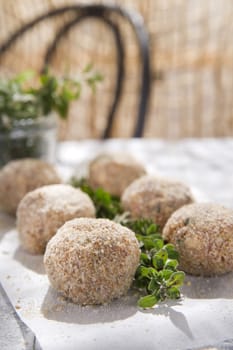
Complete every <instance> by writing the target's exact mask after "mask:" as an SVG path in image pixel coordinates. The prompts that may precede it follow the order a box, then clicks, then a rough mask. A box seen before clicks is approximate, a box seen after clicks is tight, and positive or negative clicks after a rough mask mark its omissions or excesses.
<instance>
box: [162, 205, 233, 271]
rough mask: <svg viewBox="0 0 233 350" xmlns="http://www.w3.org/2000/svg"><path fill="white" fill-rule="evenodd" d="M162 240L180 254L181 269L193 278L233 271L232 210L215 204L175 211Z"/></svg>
mask: <svg viewBox="0 0 233 350" xmlns="http://www.w3.org/2000/svg"><path fill="white" fill-rule="evenodd" d="M163 238H164V239H165V240H167V241H169V242H171V243H173V244H174V245H175V246H176V248H177V250H178V252H179V254H180V268H181V269H183V270H184V271H186V272H188V273H190V274H193V275H202V276H211V275H221V274H223V273H226V272H229V271H233V210H232V209H227V208H225V207H223V206H221V205H218V204H209V203H195V204H190V205H185V206H184V207H182V208H180V209H179V210H177V211H176V212H175V213H174V214H173V215H172V216H171V217H170V219H169V220H168V222H167V224H166V226H165V227H164V230H163Z"/></svg>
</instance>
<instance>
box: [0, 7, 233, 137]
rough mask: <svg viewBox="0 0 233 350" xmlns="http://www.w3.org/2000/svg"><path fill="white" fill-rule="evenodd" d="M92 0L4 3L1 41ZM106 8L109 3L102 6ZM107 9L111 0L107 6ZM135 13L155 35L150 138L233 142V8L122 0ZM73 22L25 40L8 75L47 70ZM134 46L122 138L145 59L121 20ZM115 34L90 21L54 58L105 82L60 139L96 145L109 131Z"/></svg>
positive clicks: (9, 61) (4, 66)
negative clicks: (48, 57)
mask: <svg viewBox="0 0 233 350" xmlns="http://www.w3.org/2000/svg"><path fill="white" fill-rule="evenodd" d="M74 3H77V4H87V3H93V1H91V0H89V1H86V0H79V1H75V0H66V1H65V0H40V1H38V0H20V1H19V0H7V1H5V0H0V10H1V11H0V23H1V31H0V41H1V42H3V40H4V39H6V38H7V37H8V36H9V34H10V33H12V32H13V31H14V30H15V29H17V28H18V27H19V26H20V25H22V24H23V23H26V22H27V21H28V20H30V19H33V18H34V17H35V16H36V15H38V14H40V13H42V12H44V11H47V10H49V9H54V8H57V7H59V6H62V5H68V4H74ZM95 3H96V1H95ZM98 3H104V2H103V1H98ZM105 3H106V1H105ZM107 3H108V4H109V3H114V4H118V5H121V6H123V7H125V8H127V9H135V10H136V11H138V12H139V13H141V15H142V16H143V18H144V22H145V27H146V29H147V31H148V32H149V41H150V59H151V68H152V72H151V84H152V88H151V97H150V106H149V110H148V114H147V120H146V127H145V132H144V136H145V137H153V138H154V137H156V138H157V137H159V138H174V139H176V138H184V137H222V136H223V137H226V136H232V135H233V40H232V37H233V21H232V18H233V1H232V0H205V1H203V0H143V1H142V0H115V1H111V2H107ZM68 19H69V15H68V14H66V15H65V16H64V17H59V18H53V19H49V20H48V21H45V22H43V23H41V24H39V25H38V26H36V27H35V28H34V29H33V30H31V31H30V32H28V33H27V34H26V35H24V36H23V37H22V38H21V39H20V40H19V41H17V43H16V44H14V45H13V46H12V47H11V49H10V50H9V51H8V52H7V53H6V54H4V55H3V57H2V58H1V65H0V74H8V73H9V72H10V73H17V72H20V71H22V70H25V69H29V68H30V69H31V68H32V69H36V70H39V69H40V67H41V65H42V60H43V55H44V53H45V51H46V48H47V46H48V45H49V43H50V42H51V38H52V37H53V36H54V34H55V32H56V31H57V30H58V28H59V27H60V26H61V25H62V22H63V23H64V21H67V20H68ZM119 25H120V26H121V27H122V30H123V31H124V39H125V42H126V80H125V84H124V90H123V94H122V98H121V103H120V106H119V108H118V111H117V118H116V122H115V124H114V132H113V136H114V137H129V136H130V134H131V130H132V127H133V124H134V118H135V116H136V109H137V108H138V94H137V91H138V89H140V77H139V70H140V59H139V52H138V47H137V45H136V41H135V36H134V33H133V31H132V28H131V27H130V26H129V24H127V22H125V21H120V20H119ZM114 47H115V46H114V45H113V38H112V35H111V32H110V31H108V30H106V26H105V25H104V24H103V23H101V22H100V21H98V20H96V19H88V20H87V21H84V22H83V23H82V24H80V25H79V26H77V27H73V29H72V30H71V31H70V32H69V34H68V36H67V37H66V38H65V39H64V40H62V41H61V43H60V44H59V47H58V48H57V50H56V54H55V55H54V57H53V62H52V67H53V70H54V72H57V73H58V74H59V73H60V72H65V71H67V70H69V72H70V74H71V75H72V76H75V75H78V74H79V73H80V71H81V70H82V69H83V68H84V67H85V66H86V65H87V64H88V63H90V62H91V63H93V65H94V68H95V69H96V70H98V71H100V72H101V73H102V74H103V76H104V81H103V82H101V83H100V84H99V86H98V88H97V91H96V93H95V94H94V95H93V94H92V93H91V92H90V91H89V90H87V91H85V93H84V94H83V95H82V97H81V101H79V102H78V103H77V104H74V105H73V106H72V109H71V111H70V116H69V119H68V121H67V122H63V123H62V125H61V127H60V135H59V137H60V139H63V140H70V139H73V140H74V139H75V140H78V139H84V138H96V137H98V135H99V134H100V131H101V130H102V129H103V125H104V123H105V118H106V117H107V111H108V108H109V103H110V101H111V96H112V94H113V91H114V87H115V73H116V51H115V48H114Z"/></svg>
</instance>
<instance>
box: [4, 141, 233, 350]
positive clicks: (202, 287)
mask: <svg viewBox="0 0 233 350" xmlns="http://www.w3.org/2000/svg"><path fill="white" fill-rule="evenodd" d="M161 147H162V148H163V152H164V147H165V146H164V145H163V144H160V143H158V145H157V148H156V147H155V148H154V151H153V148H150V150H151V152H152V151H153V152H152V153H153V154H154V155H156V150H157V153H158V150H160V153H161ZM166 147H167V146H166ZM134 149H135V147H134ZM136 149H137V148H136ZM138 150H139V152H138V154H139V156H140V157H141V158H143V152H146V149H145V150H144V151H143V149H141V148H139V145H138ZM171 152H175V151H174V149H173V148H172V149H170V153H169V154H171ZM179 152H180V153H179ZM196 152H197V151H196ZM200 152H201V151H200ZM203 152H204V151H203ZM152 153H151V154H150V157H151V155H152ZM158 154H159V153H158ZM172 154H173V153H172ZM176 154H177V155H178V158H176V162H177V161H178V162H179V154H180V160H181V163H180V164H181V165H180V166H182V164H183V167H184V168H186V169H187V173H186V180H188V178H189V175H190V174H191V170H190V169H189V167H188V165H187V164H186V163H185V166H184V160H185V159H186V160H187V159H188V157H187V153H185V154H184V153H182V152H181V149H180V148H178V150H177V153H176ZM181 154H184V157H183V158H182V157H181ZM195 154H197V153H195ZM147 156H148V153H147ZM158 157H159V156H158ZM157 159H159V158H157ZM182 159H183V163H182ZM194 159H195V158H194ZM147 162H148V160H147ZM162 162H163V160H162V159H161V158H160V161H159V160H158V162H157V164H162ZM174 162H175V160H174ZM199 163H200V164H201V162H199ZM190 164H191V163H190ZM205 164H206V163H205ZM194 165H197V160H194ZM150 166H151V167H152V163H149V167H150ZM172 166H173V165H172V163H170V173H171V169H172ZM203 166H204V162H203ZM166 167H167V163H166V162H165V161H164V167H162V168H161V169H162V170H161V173H166ZM174 169H175V167H174ZM167 173H169V169H168V170H167ZM180 174H181V173H180ZM176 175H178V176H177V177H179V172H178V171H177V173H176ZM199 180H200V179H199ZM205 180H206V179H204V181H205ZM186 183H188V184H190V183H189V182H188V181H186ZM190 185H191V184H190ZM194 185H195V186H196V185H197V183H194ZM197 188H198V187H197ZM208 189H210V187H208ZM209 193H211V192H209ZM223 195H224V194H223ZM224 198H225V197H224ZM226 198H228V197H226ZM14 226H15V222H14V220H13V219H11V218H9V217H7V216H4V215H2V214H0V279H1V283H2V285H3V287H4V289H5V290H6V292H7V294H8V296H9V298H10V301H11V303H12V305H13V306H14V307H15V309H16V311H17V313H18V314H19V316H20V317H21V318H22V320H23V321H24V322H25V323H26V324H27V325H28V326H29V327H30V328H31V329H32V330H33V332H34V333H35V334H36V336H37V338H38V340H39V342H40V344H41V346H42V348H43V349H44V350H53V349H54V350H55V349H56V350H64V349H75V350H76V349H81V350H96V349H102V350H105V349H106V350H109V349H111V350H115V349H117V350H123V349H126V350H127V349H134V350H139V349H140V350H141V349H145V350H152V349H153V350H156V349H166V350H176V349H177V350H185V349H191V348H196V347H200V346H204V345H207V344H216V343H218V342H222V341H224V340H225V339H229V338H233V274H227V275H225V276H221V277H218V278H197V277H189V276H187V279H186V284H185V286H184V288H183V298H182V300H180V301H177V302H169V303H167V304H161V305H159V306H158V307H156V308H155V309H153V310H148V311H141V310H139V309H138V308H137V307H136V300H137V296H136V295H134V294H133V293H129V295H127V296H126V297H124V298H121V299H119V300H116V301H115V302H113V303H112V304H110V305H104V306H95V307H91V306H88V307H80V306H77V305H74V304H72V303H70V302H67V301H66V300H64V299H63V298H62V297H61V296H60V295H58V294H57V293H56V292H55V291H54V290H53V289H52V288H51V287H50V285H49V282H48V279H47V277H46V275H45V273H44V267H43V259H42V257H41V256H31V255H29V254H28V253H26V252H25V251H23V250H22V248H21V247H20V245H19V242H18V236H17V231H16V229H15V227H14Z"/></svg>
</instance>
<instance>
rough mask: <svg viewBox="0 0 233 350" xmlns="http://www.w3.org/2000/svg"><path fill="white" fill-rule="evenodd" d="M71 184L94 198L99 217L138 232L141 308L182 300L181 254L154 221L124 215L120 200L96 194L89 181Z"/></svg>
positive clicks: (137, 278) (137, 277)
mask: <svg viewBox="0 0 233 350" xmlns="http://www.w3.org/2000/svg"><path fill="white" fill-rule="evenodd" d="M71 184H72V185H73V186H75V187H79V188H80V189H81V190H82V191H84V192H86V193H87V194H88V195H89V196H90V197H91V199H92V200H93V202H94V204H95V206H96V211H97V217H99V218H108V219H111V220H114V221H117V222H118V223H121V224H122V225H124V226H126V227H128V228H130V229H131V230H132V231H134V232H135V235H136V237H137V239H138V242H139V245H140V248H141V256H140V263H139V266H138V268H137V271H136V274H135V279H134V284H133V286H134V288H136V289H137V290H139V291H140V292H141V293H142V294H143V296H142V297H141V298H140V299H139V300H138V306H139V307H141V308H151V307H153V306H155V305H156V304H157V303H159V302H161V301H164V300H166V299H179V298H180V287H181V286H182V285H183V282H184V277H185V274H184V272H183V271H179V270H178V263H179V255H178V252H177V251H176V249H175V247H174V245H172V244H170V243H166V242H164V241H163V239H162V237H161V234H160V232H159V227H158V226H157V225H156V224H154V223H153V222H152V221H151V220H147V219H140V220H132V219H131V218H130V217H129V214H128V213H126V212H123V209H122V207H121V203H120V198H118V197H113V196H111V195H110V194H109V193H108V192H106V191H104V190H103V189H101V188H99V189H96V190H94V189H93V188H91V187H90V186H89V184H88V182H87V180H86V179H81V180H78V179H76V178H72V179H71Z"/></svg>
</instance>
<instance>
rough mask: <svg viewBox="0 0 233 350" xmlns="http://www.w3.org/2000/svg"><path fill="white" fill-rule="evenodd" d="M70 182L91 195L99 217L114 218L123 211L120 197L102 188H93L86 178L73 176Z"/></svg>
mask: <svg viewBox="0 0 233 350" xmlns="http://www.w3.org/2000/svg"><path fill="white" fill-rule="evenodd" d="M70 184H71V185H72V186H74V187H78V188H80V189H81V190H82V191H83V192H85V193H87V194H88V195H89V197H90V198H91V199H92V201H93V203H94V205H95V208H96V217H97V218H107V219H110V220H113V219H114V218H115V217H116V216H117V215H119V214H122V213H123V209H122V207H121V203H120V198H119V197H116V196H112V195H110V193H108V192H106V191H104V190H103V189H102V188H97V189H93V188H92V187H91V186H90V185H89V184H88V181H87V180H86V179H84V178H82V179H77V178H75V177H72V178H71V180H70Z"/></svg>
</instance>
